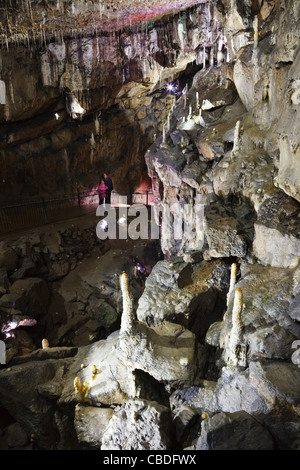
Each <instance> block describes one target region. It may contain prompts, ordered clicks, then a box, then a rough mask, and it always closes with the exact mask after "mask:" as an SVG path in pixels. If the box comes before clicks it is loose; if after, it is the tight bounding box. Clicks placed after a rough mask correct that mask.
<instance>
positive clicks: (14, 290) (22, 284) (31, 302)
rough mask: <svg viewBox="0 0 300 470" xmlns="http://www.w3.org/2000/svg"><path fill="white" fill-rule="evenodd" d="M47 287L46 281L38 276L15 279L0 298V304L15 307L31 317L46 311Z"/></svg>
mask: <svg viewBox="0 0 300 470" xmlns="http://www.w3.org/2000/svg"><path fill="white" fill-rule="evenodd" d="M48 300H49V289H48V286H47V284H46V282H45V281H44V280H43V279H40V278H27V279H21V280H18V281H15V282H14V283H13V285H12V286H11V287H10V292H9V294H5V295H3V296H2V297H1V299H0V306H3V307H8V308H15V309H18V310H20V311H21V312H22V314H29V315H32V316H33V317H35V316H39V315H44V314H45V313H46V312H47V307H48Z"/></svg>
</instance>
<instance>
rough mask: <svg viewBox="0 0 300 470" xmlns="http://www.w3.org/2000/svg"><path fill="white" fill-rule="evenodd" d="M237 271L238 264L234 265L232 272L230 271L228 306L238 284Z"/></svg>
mask: <svg viewBox="0 0 300 470" xmlns="http://www.w3.org/2000/svg"><path fill="white" fill-rule="evenodd" d="M236 271H237V265H236V263H232V265H231V270H230V284H229V291H228V294H227V305H228V301H229V297H230V295H231V293H232V292H233V289H234V286H235V284H236Z"/></svg>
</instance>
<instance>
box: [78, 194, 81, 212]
mask: <svg viewBox="0 0 300 470" xmlns="http://www.w3.org/2000/svg"><path fill="white" fill-rule="evenodd" d="M77 201H78V207H79V213H80V215H81V197H80V192H79V191H77Z"/></svg>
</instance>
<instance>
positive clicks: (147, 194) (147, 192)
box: [146, 191, 149, 206]
mask: <svg viewBox="0 0 300 470" xmlns="http://www.w3.org/2000/svg"><path fill="white" fill-rule="evenodd" d="M148 196H149V191H146V206H148V204H149V199H148Z"/></svg>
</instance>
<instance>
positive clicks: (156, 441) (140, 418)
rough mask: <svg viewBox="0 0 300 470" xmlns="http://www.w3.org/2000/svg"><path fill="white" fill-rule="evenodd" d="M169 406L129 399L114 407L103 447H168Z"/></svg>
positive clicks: (164, 448)
mask: <svg viewBox="0 0 300 470" xmlns="http://www.w3.org/2000/svg"><path fill="white" fill-rule="evenodd" d="M171 426H172V425H171V417H170V412H169V409H168V408H167V407H165V406H163V405H160V404H159V403H156V402H151V401H146V400H130V401H128V402H127V403H125V404H124V405H122V406H119V407H117V408H116V409H115V411H114V414H113V416H112V418H111V420H110V421H109V423H108V426H107V428H106V430H105V432H104V436H103V439H102V445H101V450H168V449H170V445H171V440H170V438H171V435H172V431H171Z"/></svg>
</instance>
